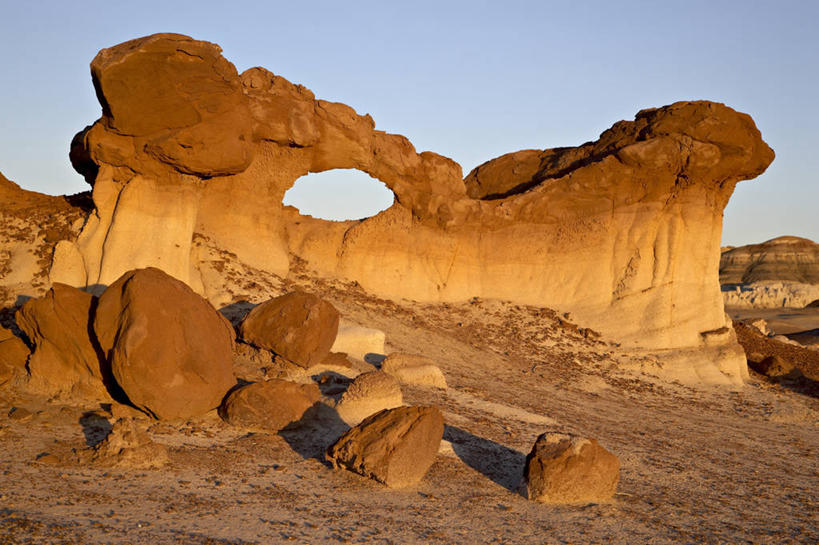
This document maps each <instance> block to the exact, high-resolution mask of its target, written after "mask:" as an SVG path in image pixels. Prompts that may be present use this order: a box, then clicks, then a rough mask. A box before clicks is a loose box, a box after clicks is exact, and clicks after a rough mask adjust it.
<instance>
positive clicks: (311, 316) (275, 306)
mask: <svg viewBox="0 0 819 545" xmlns="http://www.w3.org/2000/svg"><path fill="white" fill-rule="evenodd" d="M338 319H339V316H338V311H337V310H336V309H335V308H333V305H331V304H330V303H328V302H327V301H323V300H322V299H321V298H319V297H316V296H315V295H312V294H309V293H304V292H292V293H288V294H286V295H282V296H280V297H276V298H275V299H271V300H269V301H266V302H264V303H262V304H261V305H258V306H257V307H255V308H254V309H253V310H251V311H250V313H249V314H248V315H247V316H246V317H245V319H244V320H243V321H242V324H241V326H240V329H239V332H240V334H241V336H242V339H244V340H245V341H246V342H249V343H251V344H253V345H255V346H258V347H259V348H266V349H268V350H272V351H273V352H275V353H276V354H278V355H280V356H282V357H283V358H285V359H287V360H289V361H292V362H293V363H295V364H297V365H300V366H302V367H305V368H306V367H310V366H312V365H316V364H318V363H321V362H322V361H323V360H324V359H325V358H326V357H327V356H328V355H329V354H330V348H331V347H332V346H333V342H334V341H335V340H336V334H337V333H338Z"/></svg>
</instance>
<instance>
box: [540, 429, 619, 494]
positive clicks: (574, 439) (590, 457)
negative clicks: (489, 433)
mask: <svg viewBox="0 0 819 545" xmlns="http://www.w3.org/2000/svg"><path fill="white" fill-rule="evenodd" d="M524 471H525V473H524V480H525V483H526V488H527V492H528V497H529V499H530V500H533V501H537V502H542V503H580V502H586V503H591V502H601V501H606V500H609V499H611V498H612V496H614V493H615V492H616V491H617V483H618V481H619V480H620V462H619V460H618V459H617V457H616V456H615V455H614V454H612V453H610V452H609V451H607V450H606V449H604V448H603V447H602V446H600V444H599V443H598V442H597V441H595V440H594V439H584V438H582V437H578V436H575V435H569V434H565V433H558V432H547V433H544V434H542V435H541V436H540V437H538V438H537V441H535V444H534V446H533V447H532V451H531V452H530V453H529V455H528V456H527V457H526V468H525V470H524Z"/></svg>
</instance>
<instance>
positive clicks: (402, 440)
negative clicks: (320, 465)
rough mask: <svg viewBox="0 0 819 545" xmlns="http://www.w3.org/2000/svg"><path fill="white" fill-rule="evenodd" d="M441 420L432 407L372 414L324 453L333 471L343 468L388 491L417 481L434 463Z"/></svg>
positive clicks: (402, 408) (438, 443) (398, 409)
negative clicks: (376, 482)
mask: <svg viewBox="0 0 819 545" xmlns="http://www.w3.org/2000/svg"><path fill="white" fill-rule="evenodd" d="M443 434H444V418H443V416H442V415H441V411H439V410H438V409H437V408H435V407H398V408H395V409H388V410H384V411H381V412H379V413H377V414H374V415H372V416H370V417H369V418H367V419H366V420H364V421H363V422H361V424H359V425H358V426H356V427H354V428H352V429H350V430H349V431H348V432H347V433H345V434H344V435H342V436H341V438H339V440H338V441H337V442H336V443H335V444H334V445H333V446H331V447H330V448H329V449H328V450H327V460H328V461H329V462H330V463H331V464H332V465H333V467H334V468H339V467H343V468H346V469H348V470H350V471H353V472H355V473H358V474H360V475H364V476H365V477H369V478H371V479H374V480H376V481H378V482H380V483H383V484H385V485H387V486H388V487H390V488H403V487H406V486H411V485H413V484H415V483H417V482H418V481H420V480H421V479H422V478H423V477H424V475H425V474H426V472H427V471H428V470H429V468H430V466H432V463H433V462H434V461H435V456H436V455H437V454H438V449H439V447H440V445H441V438H442V437H443Z"/></svg>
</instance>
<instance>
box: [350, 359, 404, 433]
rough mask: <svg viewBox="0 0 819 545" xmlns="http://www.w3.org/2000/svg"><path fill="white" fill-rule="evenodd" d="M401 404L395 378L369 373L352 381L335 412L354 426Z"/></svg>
mask: <svg viewBox="0 0 819 545" xmlns="http://www.w3.org/2000/svg"><path fill="white" fill-rule="evenodd" d="M403 402H404V397H403V394H402V393H401V386H400V385H399V384H398V380H396V379H395V377H392V376H390V375H388V374H387V373H384V372H383V371H370V372H369V373H363V374H361V375H358V376H357V377H356V378H355V379H353V382H352V383H351V384H350V385H349V386H348V387H347V391H345V392H344V394H343V395H342V396H341V399H340V400H339V402H338V403H337V404H336V411H338V416H339V418H341V419H342V420H343V421H344V422H345V423H347V424H348V425H350V426H354V425H356V424H358V423H359V422H361V421H362V420H364V419H365V418H367V417H368V416H370V415H372V414H375V413H377V412H379V411H382V410H384V409H392V408H395V407H400V406H401V404H402V403H403Z"/></svg>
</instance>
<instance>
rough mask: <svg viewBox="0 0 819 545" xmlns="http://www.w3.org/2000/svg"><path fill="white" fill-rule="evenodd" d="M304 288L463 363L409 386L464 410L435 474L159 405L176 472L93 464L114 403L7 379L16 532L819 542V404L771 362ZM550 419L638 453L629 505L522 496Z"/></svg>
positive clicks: (451, 425) (107, 536)
mask: <svg viewBox="0 0 819 545" xmlns="http://www.w3.org/2000/svg"><path fill="white" fill-rule="evenodd" d="M262 284H263V283H262ZM296 284H300V285H301V286H302V287H308V288H311V289H312V290H313V291H315V292H316V293H318V294H320V295H322V296H323V297H325V298H327V299H328V300H330V301H331V302H332V303H333V304H334V305H335V306H336V307H337V308H338V309H339V311H340V312H341V313H342V315H343V316H345V317H346V318H347V319H350V320H353V321H356V322H358V323H360V324H363V325H367V326H370V327H377V328H379V329H382V330H383V331H385V332H386V334H387V344H388V346H387V351H394V350H402V351H408V352H415V353H422V354H424V355H427V356H430V357H432V358H434V359H435V360H436V362H437V363H438V364H439V365H440V367H441V368H442V369H443V371H444V373H445V374H446V378H447V381H448V383H449V386H450V388H449V389H448V390H447V391H446V392H442V391H439V390H431V389H426V388H421V387H406V386H405V387H404V388H403V389H404V396H405V402H406V403H408V404H430V405H436V406H438V407H440V408H441V409H442V410H443V411H444V417H445V422H446V428H445V434H444V440H445V441H444V443H443V444H442V447H441V451H440V453H439V455H438V458H437V460H436V462H435V464H434V465H433V466H432V468H431V470H430V472H429V473H428V474H427V476H426V477H425V478H424V480H423V481H422V482H421V483H420V484H419V485H418V486H416V487H413V488H410V489H406V490H389V489H387V488H385V487H383V486H382V485H380V484H378V483H376V482H374V481H370V480H368V479H365V478H363V477H360V476H357V475H355V474H353V473H350V472H347V471H342V470H332V469H331V468H330V467H329V466H328V465H327V464H326V463H324V461H323V456H322V453H323V451H324V449H325V448H326V447H327V446H328V445H329V444H331V443H332V442H333V441H334V439H335V438H336V437H335V436H333V435H332V434H331V433H330V432H328V428H326V427H324V426H323V425H322V424H321V421H315V422H313V423H307V424H305V426H303V427H301V428H298V429H294V430H288V431H284V432H281V433H280V434H278V435H264V434H248V433H245V432H242V431H239V430H238V429H237V428H231V427H229V426H228V425H227V424H225V423H224V422H222V421H221V420H220V419H219V417H218V416H217V415H216V414H215V412H212V413H209V414H208V415H206V416H204V417H202V418H199V419H195V420H191V421H188V422H171V423H166V422H159V423H157V422H154V421H150V420H148V419H141V420H139V422H140V423H141V425H142V426H143V427H144V428H147V429H148V431H149V433H150V435H151V436H152V438H153V439H154V440H155V441H157V442H160V443H164V444H166V445H168V446H169V447H170V453H171V463H170V464H169V465H168V466H167V467H165V468H164V469H160V470H124V469H105V468H95V467H94V466H89V465H87V464H82V465H80V464H78V463H77V462H76V454H75V452H82V451H83V450H85V449H88V448H89V445H92V444H94V443H95V442H97V441H99V440H100V439H101V438H102V437H103V436H104V435H105V434H106V433H107V431H108V430H109V429H110V426H111V422H112V421H113V418H112V417H111V415H110V413H107V412H106V411H105V407H102V408H101V407H94V406H83V407H71V406H61V405H55V404H48V403H46V400H45V399H38V398H31V397H19V394H14V393H11V392H10V391H5V392H3V393H2V394H0V414H2V415H3V416H2V419H0V437H2V440H0V467H2V473H0V543H32V544H34V543H77V544H92V543H133V544H160V543H200V544H205V543H207V544H215V543H285V542H297V543H361V542H367V543H385V544H386V543H395V544H403V543H556V544H558V543H559V544H569V543H651V544H659V543H708V544H715V543H726V544H727V543H730V544H737V543H749V544H750V543H753V544H761V543H770V544H784V543H816V542H817V541H819V498H817V485H818V484H819V465H817V463H816V460H817V456H819V399H817V398H815V397H812V396H810V395H805V393H804V392H803V391H797V390H794V389H792V388H791V387H790V385H789V384H787V383H784V384H774V383H771V382H768V381H767V379H765V378H764V377H761V376H760V375H757V374H754V373H753V372H752V377H751V381H750V383H749V384H748V385H747V386H746V387H744V388H741V389H739V390H734V391H731V390H728V389H725V388H693V387H689V386H683V385H680V384H673V383H672V384H669V383H662V382H659V381H657V380H656V379H654V378H653V377H652V375H651V374H649V373H644V372H643V371H645V370H649V369H650V368H651V366H653V365H655V362H653V361H652V360H651V359H650V358H649V359H643V360H641V358H640V357H639V356H637V355H635V354H626V353H622V352H620V351H619V349H618V348H617V347H616V346H614V345H610V344H607V343H606V342H603V341H600V340H596V339H595V338H594V336H593V335H589V334H587V336H584V335H583V334H581V332H582V330H580V331H577V330H575V328H574V327H573V326H572V325H571V324H570V323H566V322H563V321H561V320H560V319H559V317H558V316H557V315H556V314H555V313H552V312H551V311H548V310H541V309H535V308H530V307H523V306H514V305H510V304H506V303H500V302H496V301H483V300H473V301H472V302H471V303H464V304H458V305H453V304H450V305H443V304H441V305H428V304H424V305H421V304H417V303H411V302H405V303H403V304H398V303H393V302H389V301H385V300H379V299H375V298H373V297H370V296H367V295H365V294H364V293H363V292H362V291H361V290H360V289H358V288H357V287H356V286H354V285H352V284H341V283H329V282H323V283H320V284H312V285H311V284H310V283H309V281H308V280H307V279H306V278H302V279H301V280H299V281H296ZM581 325H582V324H581ZM587 337H588V338H587ZM361 365H364V364H363V362H362V363H361ZM807 374H808V376H809V377H810V378H812V379H819V376H812V377H811V374H812V372H811V371H807ZM549 429H561V430H566V431H570V432H574V433H578V434H581V435H583V436H587V437H593V438H596V439H597V440H599V441H600V443H601V444H602V445H604V446H605V447H606V448H608V449H609V450H611V451H612V452H614V453H615V454H616V455H617V456H618V457H619V459H620V462H621V480H620V485H619V489H618V493H617V495H616V496H615V498H614V500H613V501H611V502H609V503H604V504H589V505H568V506H548V505H542V504H537V503H534V502H530V501H528V500H527V499H525V498H524V497H523V496H522V495H521V493H520V492H519V484H520V479H521V474H522V471H523V464H524V458H525V455H526V454H527V453H528V451H529V449H530V448H531V446H532V443H533V442H534V440H535V438H536V437H537V436H538V435H539V434H540V433H542V432H544V431H546V430H549Z"/></svg>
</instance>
